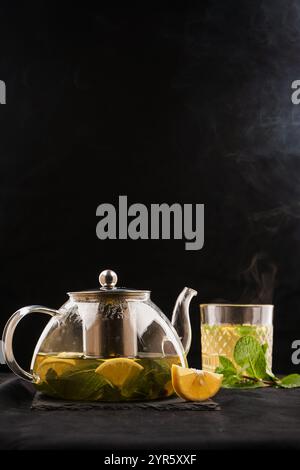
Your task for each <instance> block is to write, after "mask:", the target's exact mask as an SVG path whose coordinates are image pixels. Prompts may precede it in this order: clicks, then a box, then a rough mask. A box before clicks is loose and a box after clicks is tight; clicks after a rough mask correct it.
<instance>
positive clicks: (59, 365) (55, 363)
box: [36, 357, 76, 381]
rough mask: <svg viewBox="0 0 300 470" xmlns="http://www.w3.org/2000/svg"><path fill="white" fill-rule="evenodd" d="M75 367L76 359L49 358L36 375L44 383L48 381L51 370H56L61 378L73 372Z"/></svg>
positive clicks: (42, 363) (44, 361)
mask: <svg viewBox="0 0 300 470" xmlns="http://www.w3.org/2000/svg"><path fill="white" fill-rule="evenodd" d="M75 366H76V360H75V359H63V358H62V359H60V358H57V357H47V358H46V359H44V360H43V361H42V362H41V364H40V365H39V366H38V368H37V370H36V373H37V375H38V376H39V378H40V380H42V381H43V380H45V379H46V374H47V372H48V370H50V369H52V370H54V371H55V372H56V374H57V375H58V376H60V375H62V374H64V373H65V372H67V371H68V370H70V369H71V370H72V369H73V368H74V367H75Z"/></svg>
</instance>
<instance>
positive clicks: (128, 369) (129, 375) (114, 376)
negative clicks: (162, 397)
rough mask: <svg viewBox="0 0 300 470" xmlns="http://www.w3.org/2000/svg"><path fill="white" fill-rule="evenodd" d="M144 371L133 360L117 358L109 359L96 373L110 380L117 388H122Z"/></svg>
mask: <svg viewBox="0 0 300 470" xmlns="http://www.w3.org/2000/svg"><path fill="white" fill-rule="evenodd" d="M143 369H144V367H143V366H141V364H138V363H137V362H135V361H134V360H133V359H128V358H127V357H116V358H113V359H107V360H106V361H105V362H103V364H101V365H100V366H99V367H97V369H96V370H95V372H96V373H97V374H99V375H102V376H103V377H104V378H105V379H107V380H109V381H110V382H111V383H112V384H113V385H115V386H116V387H122V386H123V385H124V383H125V382H127V380H128V381H129V380H132V379H134V378H136V377H137V376H138V375H139V374H140V373H141V371H142V370H143Z"/></svg>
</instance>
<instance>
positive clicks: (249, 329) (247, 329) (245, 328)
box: [236, 325, 256, 336]
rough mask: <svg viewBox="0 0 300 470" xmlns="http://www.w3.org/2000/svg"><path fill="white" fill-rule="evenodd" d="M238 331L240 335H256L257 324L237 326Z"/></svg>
mask: <svg viewBox="0 0 300 470" xmlns="http://www.w3.org/2000/svg"><path fill="white" fill-rule="evenodd" d="M236 331H237V333H238V335H239V336H249V335H255V334H256V329H255V326H251V325H241V326H237V327H236Z"/></svg>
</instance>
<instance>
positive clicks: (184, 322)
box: [172, 287, 197, 355]
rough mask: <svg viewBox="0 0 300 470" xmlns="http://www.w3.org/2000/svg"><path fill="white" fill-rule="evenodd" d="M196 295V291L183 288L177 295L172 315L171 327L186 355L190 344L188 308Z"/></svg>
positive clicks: (190, 332) (190, 329) (190, 330)
mask: <svg viewBox="0 0 300 470" xmlns="http://www.w3.org/2000/svg"><path fill="white" fill-rule="evenodd" d="M195 295H197V291H195V290H194V289H191V288H189V287H185V288H184V289H183V291H182V292H181V293H180V294H179V296H178V297H177V300H176V304H175V307H174V310H173V315H172V325H173V326H174V328H175V330H176V331H177V334H178V336H179V338H180V340H181V342H182V345H183V349H184V352H185V354H186V355H187V354H188V352H189V350H190V347H191V342H192V328H191V322H190V315H189V306H190V302H191V300H192V298H193V297H194V296H195Z"/></svg>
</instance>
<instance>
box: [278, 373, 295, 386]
mask: <svg viewBox="0 0 300 470" xmlns="http://www.w3.org/2000/svg"><path fill="white" fill-rule="evenodd" d="M276 385H278V386H279V387H282V388H295V387H300V375H299V374H290V375H287V376H286V377H284V378H283V379H281V380H278V381H277V382H276Z"/></svg>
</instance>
